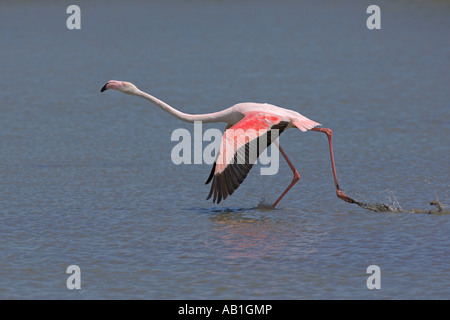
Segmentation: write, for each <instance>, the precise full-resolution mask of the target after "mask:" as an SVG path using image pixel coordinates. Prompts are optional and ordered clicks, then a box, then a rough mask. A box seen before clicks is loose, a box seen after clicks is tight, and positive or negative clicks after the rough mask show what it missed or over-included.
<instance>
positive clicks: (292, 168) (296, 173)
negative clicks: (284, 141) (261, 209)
mask: <svg viewBox="0 0 450 320" xmlns="http://www.w3.org/2000/svg"><path fill="white" fill-rule="evenodd" d="M273 143H274V144H275V145H276V146H277V147H278V149H280V152H281V154H282V155H283V157H284V159H286V162H287V164H288V165H289V168H291V170H292V172H293V173H294V178H293V179H292V182H291V184H290V185H289V186H288V187H287V188H286V190H284V192H283V193H282V194H281V196H280V197H279V198H278V199H277V201H275V203H274V204H273V205H272V208H275V206H276V205H277V204H278V202H280V200H281V199H282V198H283V197H284V195H285V194H286V193H287V192H288V191H289V190H290V189H291V188H292V187H293V186H294V184H296V183H297V181H298V180H300V174H299V173H298V172H297V170H296V169H295V167H294V165H293V164H292V162H291V161H290V160H289V158H288V156H287V155H286V153H285V152H284V150H283V148H281V146H280V144H279V143H278V141H276V140H274V142H273Z"/></svg>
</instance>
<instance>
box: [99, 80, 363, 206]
mask: <svg viewBox="0 0 450 320" xmlns="http://www.w3.org/2000/svg"><path fill="white" fill-rule="evenodd" d="M108 89H113V90H117V91H120V92H122V93H126V94H130V95H135V96H138V97H141V98H144V99H147V100H149V101H150V102H152V103H153V104H155V105H156V106H158V107H159V108H161V109H162V110H164V111H166V112H168V113H170V114H172V115H173V116H175V117H176V118H178V119H180V120H182V121H186V122H192V123H193V122H195V121H202V122H208V123H209V122H225V123H226V124H227V126H226V129H225V132H224V134H223V136H222V140H221V144H220V147H219V151H218V154H217V158H216V159H222V161H218V160H216V162H215V163H214V164H213V167H212V170H211V173H210V175H209V177H208V179H207V181H206V184H208V183H210V182H211V181H212V184H211V189H210V192H209V195H208V197H207V198H206V200H208V199H210V198H211V197H212V196H213V203H215V202H216V203H220V202H221V200H224V199H226V198H227V197H228V196H230V195H231V194H232V193H233V192H234V191H235V190H236V189H237V188H238V187H239V185H240V184H241V183H242V182H243V181H244V179H245V178H246V176H247V174H248V172H249V171H250V169H251V168H252V166H253V164H254V162H255V161H256V158H257V157H256V158H254V159H250V158H249V157H248V150H249V148H250V144H251V143H252V142H255V141H260V140H261V139H263V140H266V142H267V144H266V145H265V146H264V147H257V156H258V157H259V155H260V154H261V153H262V152H263V151H264V149H265V148H267V147H268V146H269V145H270V144H271V143H272V142H273V143H274V144H275V145H276V147H278V149H279V150H280V152H281V154H282V155H283V157H284V159H285V160H286V162H287V164H288V165H289V167H290V169H291V170H292V173H293V174H294V177H293V179H292V181H291V183H290V184H289V185H288V186H287V188H286V189H285V190H284V191H283V193H282V194H281V195H280V196H279V197H278V199H277V200H276V201H275V202H274V203H273V204H272V207H273V208H275V206H276V205H277V204H278V203H279V202H280V201H281V199H282V198H283V197H284V196H285V195H286V193H287V192H288V191H289V190H290V189H291V188H292V187H293V186H294V185H295V184H296V183H297V182H298V181H299V180H300V174H299V173H298V171H297V170H296V169H295V167H294V165H293V164H292V162H291V160H289V158H288V156H287V155H286V153H285V151H284V150H283V148H282V147H281V146H280V144H279V143H278V142H277V141H276V137H275V136H276V134H275V135H273V134H272V133H273V132H274V130H278V133H279V134H281V133H282V132H283V131H284V130H286V129H289V128H298V129H300V130H301V131H303V132H305V131H307V130H311V131H317V132H322V133H324V134H326V136H327V138H328V145H329V149H330V157H331V168H332V171H333V176H334V184H335V187H336V195H337V196H338V198H340V199H342V200H344V201H345V202H348V203H357V201H355V200H353V199H352V198H350V197H349V196H347V195H346V194H345V193H344V192H343V191H342V190H341V189H340V187H339V183H338V179H337V174H336V168H335V164H334V155H333V134H332V131H331V130H330V129H328V128H317V126H320V125H321V124H320V123H317V122H315V121H313V120H311V119H308V118H306V117H305V116H303V115H301V114H300V113H298V112H296V111H293V110H289V109H285V108H281V107H277V106H275V105H272V104H267V103H255V102H245V103H238V104H235V105H233V106H231V107H229V108H227V109H224V110H222V111H218V112H213V113H206V114H188V113H183V112H181V111H179V110H177V109H175V108H173V107H171V106H170V105H168V104H167V103H165V102H163V101H161V100H159V99H158V98H155V97H154V96H152V95H150V94H148V93H146V92H143V91H141V90H139V89H138V88H137V87H136V86H135V85H134V84H132V83H131V82H127V81H117V80H110V81H108V82H107V83H106V84H105V85H104V86H103V87H102V89H101V90H100V91H101V92H104V91H106V90H108ZM246 132H250V134H245V133H246ZM231 133H234V134H231ZM235 133H238V134H237V135H236V134H235ZM239 133H240V134H239ZM244 134H245V136H244ZM257 146H260V144H259V143H258V144H257ZM243 150H244V151H246V153H245V159H244V160H243V161H237V160H239V159H238V158H239V155H240V154H241V153H240V152H239V151H243ZM241 160H242V159H241Z"/></svg>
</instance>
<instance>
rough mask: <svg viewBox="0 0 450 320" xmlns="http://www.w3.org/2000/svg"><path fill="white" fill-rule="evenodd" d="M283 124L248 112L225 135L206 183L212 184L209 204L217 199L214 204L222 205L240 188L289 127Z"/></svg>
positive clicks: (275, 118)
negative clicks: (268, 149) (249, 173)
mask: <svg viewBox="0 0 450 320" xmlns="http://www.w3.org/2000/svg"><path fill="white" fill-rule="evenodd" d="M282 120H283V118H282V117H280V116H278V115H275V114H268V113H265V112H256V111H255V112H248V113H247V114H246V115H245V117H244V118H243V119H242V120H241V121H239V122H238V123H236V124H235V125H234V126H232V127H231V128H229V129H227V130H226V131H225V132H224V134H223V136H222V142H221V145H220V148H219V153H218V154H217V159H216V162H214V165H213V167H212V170H211V174H210V175H209V178H208V180H207V181H206V184H208V183H209V182H211V180H212V184H211V191H210V192H209V195H208V197H207V198H206V200H208V199H209V198H211V196H213V195H214V197H213V202H216V201H217V203H219V202H220V201H221V200H222V199H226V198H227V197H228V196H229V195H231V194H232V193H233V192H234V190H236V189H237V188H238V187H239V185H240V184H241V183H242V182H243V181H244V179H245V177H247V174H248V172H249V171H250V169H251V168H252V167H253V164H254V163H255V161H256V159H257V158H258V157H259V156H260V155H261V153H262V152H263V151H264V150H265V149H266V148H267V147H268V146H269V145H270V144H271V143H272V141H273V140H275V139H276V138H277V137H278V136H279V135H280V134H281V132H283V131H284V129H286V127H287V126H288V125H289V121H282ZM273 130H278V131H273ZM274 132H275V133H277V134H273V133H274Z"/></svg>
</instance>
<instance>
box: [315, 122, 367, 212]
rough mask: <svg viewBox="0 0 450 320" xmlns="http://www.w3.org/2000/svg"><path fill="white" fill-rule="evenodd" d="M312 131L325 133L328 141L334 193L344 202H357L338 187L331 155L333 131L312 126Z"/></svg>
mask: <svg viewBox="0 0 450 320" xmlns="http://www.w3.org/2000/svg"><path fill="white" fill-rule="evenodd" d="M311 130H312V131H318V132H323V133H325V134H326V135H327V138H328V143H329V146H330V157H331V168H332V169H333V176H334V184H335V185H336V195H337V196H338V198H340V199H342V200H344V201H345V202H348V203H358V202H357V201H355V200H353V199H352V198H350V197H349V196H347V195H346V194H345V193H344V192H343V191H342V190H341V189H340V188H339V182H338V179H337V174H336V167H335V165H334V155H333V133H332V131H331V129H327V128H312V129H311Z"/></svg>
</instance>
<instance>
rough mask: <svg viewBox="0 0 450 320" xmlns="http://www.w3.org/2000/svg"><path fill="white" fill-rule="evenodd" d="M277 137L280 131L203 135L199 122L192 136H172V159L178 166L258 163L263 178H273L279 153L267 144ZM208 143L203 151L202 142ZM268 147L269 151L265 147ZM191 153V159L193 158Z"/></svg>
mask: <svg viewBox="0 0 450 320" xmlns="http://www.w3.org/2000/svg"><path fill="white" fill-rule="evenodd" d="M278 136H279V130H277V129H272V130H270V131H267V130H254V129H248V130H243V129H237V130H233V129H228V130H226V131H225V133H224V134H223V135H222V132H221V131H220V130H219V129H214V128H211V129H207V130H205V132H204V133H203V127H202V122H201V121H195V122H194V135H193V137H192V135H191V133H190V132H189V131H188V130H187V129H183V128H178V129H176V130H174V131H173V132H172V136H171V141H178V144H176V145H175V146H174V147H173V148H172V152H171V159H172V162H173V163H174V164H176V165H179V164H191V163H194V164H202V163H206V164H211V165H212V164H214V162H215V163H216V164H217V165H225V166H226V165H228V164H233V163H237V164H247V163H250V164H252V163H256V162H257V161H259V163H261V164H262V165H264V166H263V167H261V171H260V172H261V174H262V175H274V174H276V173H277V172H278V168H279V150H278V148H277V147H275V146H273V144H271V145H270V146H269V144H270V143H271V142H272V141H274V140H276V139H277V138H278ZM204 141H206V142H209V144H208V145H206V146H205V148H203V142H204ZM268 146H269V147H268ZM192 149H193V155H192Z"/></svg>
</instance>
